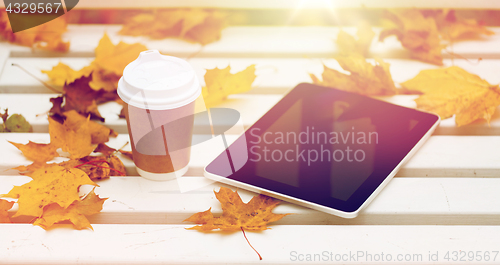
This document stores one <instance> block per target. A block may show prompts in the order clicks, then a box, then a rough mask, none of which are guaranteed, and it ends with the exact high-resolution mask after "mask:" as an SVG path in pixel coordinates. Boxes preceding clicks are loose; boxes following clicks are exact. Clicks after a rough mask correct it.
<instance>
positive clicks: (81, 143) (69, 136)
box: [10, 117, 102, 163]
mask: <svg viewBox="0 0 500 265" xmlns="http://www.w3.org/2000/svg"><path fill="white" fill-rule="evenodd" d="M84 119H85V118H84ZM90 123H91V121H89V120H88V119H85V121H78V123H76V122H75V121H73V120H71V119H70V120H68V119H67V120H66V122H64V124H60V123H59V122H57V121H55V120H54V119H52V118H50V117H49V134H50V143H48V144H38V143H33V142H31V141H30V142H29V143H28V144H19V143H13V142H10V143H11V144H13V145H14V146H16V147H17V148H18V149H19V150H21V152H23V154H24V156H26V158H28V159H29V160H32V161H34V162H39V163H40V162H41V163H44V162H47V161H49V160H52V158H54V157H56V156H59V155H58V153H57V149H59V148H61V149H62V151H64V152H68V153H69V154H70V156H71V158H81V157H84V156H87V155H89V154H90V153H91V152H92V151H93V150H94V148H95V146H94V145H93V144H92V133H91V129H90V128H89V124H90ZM94 126H97V124H96V125H94ZM101 126H102V125H101ZM93 130H96V129H93ZM96 134H97V135H99V134H101V133H100V132H98V131H97V132H96ZM96 137H102V136H101V135H99V136H96Z"/></svg>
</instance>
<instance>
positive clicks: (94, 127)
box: [63, 110, 118, 144]
mask: <svg viewBox="0 0 500 265" xmlns="http://www.w3.org/2000/svg"><path fill="white" fill-rule="evenodd" d="M63 115H64V117H65V118H66V119H65V120H64V123H65V124H66V125H67V126H68V127H69V128H71V129H72V130H77V129H78V128H80V127H81V126H84V125H85V124H86V123H88V127H89V132H90V136H91V139H92V141H91V142H92V144H101V143H105V142H107V141H109V137H110V136H111V137H116V136H117V135H118V134H117V133H116V132H114V131H113V130H111V129H109V128H108V127H106V126H104V125H102V124H99V123H97V122H94V121H87V118H85V117H84V116H82V115H80V114H78V112H76V111H75V110H70V111H66V112H64V113H63Z"/></svg>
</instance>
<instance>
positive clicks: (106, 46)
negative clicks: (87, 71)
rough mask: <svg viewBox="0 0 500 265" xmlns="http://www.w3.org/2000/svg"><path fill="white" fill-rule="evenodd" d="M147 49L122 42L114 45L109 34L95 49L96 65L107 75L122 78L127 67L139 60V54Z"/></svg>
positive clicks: (135, 44) (137, 44)
mask: <svg viewBox="0 0 500 265" xmlns="http://www.w3.org/2000/svg"><path fill="white" fill-rule="evenodd" d="M147 49H148V48H147V47H146V46H144V45H142V44H140V43H133V44H128V43H125V42H123V41H120V42H119V43H118V44H117V45H114V44H113V42H111V39H110V38H109V37H108V34H106V33H104V36H103V37H102V39H101V40H100V41H99V45H97V47H96V48H95V60H94V63H95V64H96V65H97V66H98V67H99V68H100V69H103V70H105V71H106V73H113V74H115V75H117V76H120V77H121V76H122V75H123V69H125V66H127V64H129V63H130V62H132V61H134V60H135V59H137V57H138V56H139V53H141V52H143V51H145V50H147Z"/></svg>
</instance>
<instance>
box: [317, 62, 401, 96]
mask: <svg viewBox="0 0 500 265" xmlns="http://www.w3.org/2000/svg"><path fill="white" fill-rule="evenodd" d="M336 59H337V61H338V63H339V64H340V66H341V67H342V68H343V69H344V70H346V71H349V72H350V75H347V74H344V73H341V72H339V71H337V70H334V69H331V68H328V67H326V66H324V71H323V74H322V78H323V81H320V79H319V78H317V77H316V76H315V75H313V74H310V76H311V78H312V80H313V83H314V84H318V85H322V86H327V87H333V88H337V89H340V90H344V91H349V92H354V93H358V94H362V95H394V94H396V92H397V90H396V87H395V85H394V81H393V80H392V76H391V72H390V71H389V64H388V63H386V62H384V61H382V60H381V59H376V60H375V61H376V62H377V64H375V65H372V64H371V63H369V62H367V61H366V59H365V58H364V57H363V56H362V55H360V54H356V53H351V54H349V55H348V56H339V57H337V58H336Z"/></svg>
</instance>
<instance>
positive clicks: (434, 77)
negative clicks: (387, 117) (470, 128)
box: [401, 66, 500, 126]
mask: <svg viewBox="0 0 500 265" xmlns="http://www.w3.org/2000/svg"><path fill="white" fill-rule="evenodd" d="M401 86H403V87H404V88H405V89H408V90H410V91H418V92H421V93H423V95H421V96H420V97H419V98H417V99H416V100H415V102H416V103H417V107H418V108H420V109H423V110H427V111H431V112H435V113H437V114H438V115H439V116H441V118H442V119H446V118H450V117H452V116H453V115H454V114H455V115H456V116H455V122H456V124H457V125H458V126H462V125H466V124H469V123H471V122H473V121H475V120H478V119H485V120H486V121H487V122H488V123H489V121H490V119H491V116H492V115H493V113H494V112H495V109H496V108H497V106H498V105H500V89H499V87H498V85H491V84H489V83H488V82H486V81H485V80H483V79H481V78H480V77H479V76H477V75H474V74H471V73H469V72H467V71H465V70H464V69H462V68H460V67H458V66H451V67H448V68H443V69H432V70H422V71H420V73H419V74H418V75H417V76H415V77H414V78H412V79H410V80H408V81H406V82H404V83H402V84H401Z"/></svg>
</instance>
